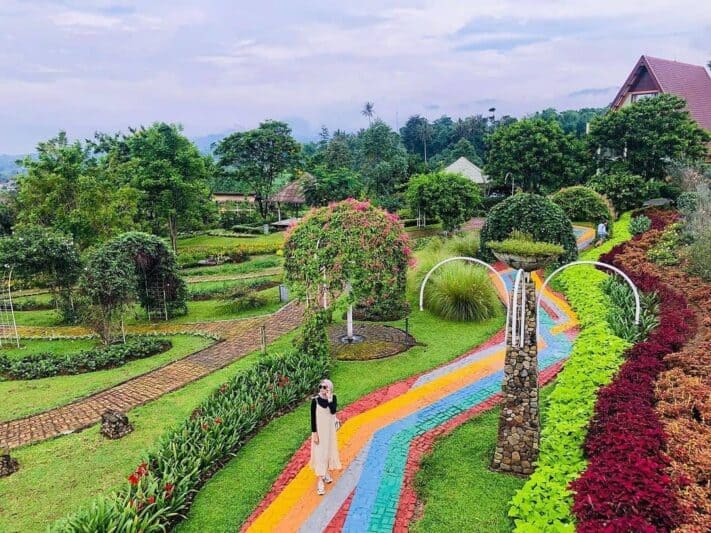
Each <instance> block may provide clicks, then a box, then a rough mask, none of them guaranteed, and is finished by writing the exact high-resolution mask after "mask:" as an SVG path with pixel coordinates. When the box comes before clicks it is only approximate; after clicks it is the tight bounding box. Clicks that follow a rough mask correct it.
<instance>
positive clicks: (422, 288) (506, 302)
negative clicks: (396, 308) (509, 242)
mask: <svg viewBox="0 0 711 533" xmlns="http://www.w3.org/2000/svg"><path fill="white" fill-rule="evenodd" d="M460 260H461V261H469V262H470V263H478V264H480V265H482V266H485V267H486V268H488V269H489V270H491V271H492V272H493V273H494V274H496V277H497V278H499V281H500V282H501V286H502V288H503V289H504V293H506V294H507V297H506V298H505V299H504V298H502V301H503V302H504V305H506V330H505V331H506V333H505V335H508V330H509V315H510V309H509V299H508V292H509V291H508V289H507V288H506V282H505V281H504V278H502V277H501V274H499V273H498V272H497V270H496V269H495V268H494V267H492V266H491V265H490V264H489V263H485V262H484V261H482V260H481V259H476V258H474V257H465V256H457V257H449V258H447V259H445V260H443V261H440V262H439V263H437V264H436V265H435V266H433V267H432V268H431V269H430V271H429V272H428V273H427V275H426V276H425V279H423V280H422V285H420V311H424V309H425V307H424V300H425V285H426V284H427V281H428V280H429V279H430V276H431V275H432V273H433V272H434V271H435V270H437V269H438V268H439V267H441V266H442V265H444V264H445V263H449V262H451V261H460ZM504 342H506V341H505V340H504Z"/></svg>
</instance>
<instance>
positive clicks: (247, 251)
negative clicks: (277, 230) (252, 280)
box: [178, 241, 283, 268]
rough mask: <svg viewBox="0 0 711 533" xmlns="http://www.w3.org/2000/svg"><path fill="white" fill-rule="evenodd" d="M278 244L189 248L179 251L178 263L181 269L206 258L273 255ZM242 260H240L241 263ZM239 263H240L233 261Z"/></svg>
mask: <svg viewBox="0 0 711 533" xmlns="http://www.w3.org/2000/svg"><path fill="white" fill-rule="evenodd" d="M282 246H283V244H282V243H280V242H260V241H258V242H244V243H239V244H235V245H234V246H230V247H225V246H190V247H188V248H185V249H183V250H180V254H179V255H178V263H179V264H180V266H181V267H183V268H187V267H189V266H194V265H197V262H198V261H200V260H201V259H206V258H208V257H217V256H225V257H233V256H236V257H245V256H248V255H260V254H273V253H276V252H277V250H280V249H281V248H282ZM243 260H244V259H241V261H243ZM235 262H240V261H235Z"/></svg>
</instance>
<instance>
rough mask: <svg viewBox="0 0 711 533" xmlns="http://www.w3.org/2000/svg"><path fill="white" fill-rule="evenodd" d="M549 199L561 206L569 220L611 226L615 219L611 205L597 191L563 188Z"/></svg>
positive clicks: (576, 187) (586, 188)
mask: <svg viewBox="0 0 711 533" xmlns="http://www.w3.org/2000/svg"><path fill="white" fill-rule="evenodd" d="M550 199H551V200H552V201H553V202H555V203H556V204H558V205H559V206H561V207H562V208H563V211H565V214H566V215H567V217H568V218H569V219H570V220H573V221H579V222H595V223H597V222H599V221H600V220H604V221H605V222H607V223H608V224H611V223H612V221H613V220H614V219H615V216H614V210H613V207H612V203H611V202H610V201H609V200H608V199H607V198H605V197H604V196H602V195H601V194H600V193H598V192H597V191H594V190H593V189H591V188H590V187H584V186H583V185H576V186H574V187H565V188H564V189H561V190H559V191H558V192H556V193H554V194H552V195H551V196H550Z"/></svg>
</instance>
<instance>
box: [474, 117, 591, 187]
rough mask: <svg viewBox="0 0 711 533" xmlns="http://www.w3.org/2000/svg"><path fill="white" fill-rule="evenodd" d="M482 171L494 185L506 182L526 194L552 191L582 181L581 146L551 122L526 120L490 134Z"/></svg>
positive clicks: (534, 119) (538, 119)
mask: <svg viewBox="0 0 711 533" xmlns="http://www.w3.org/2000/svg"><path fill="white" fill-rule="evenodd" d="M488 145H489V153H488V159H487V164H486V167H485V172H486V174H487V175H488V176H489V178H490V180H491V181H492V182H494V183H495V184H497V185H502V186H503V185H504V182H505V180H506V177H507V175H509V176H510V178H509V179H511V178H512V179H513V180H514V182H515V183H516V184H517V185H518V186H520V187H521V188H522V189H523V190H524V191H529V192H551V191H554V190H556V189H559V188H560V187H563V186H565V185H573V184H576V183H578V182H579V181H581V179H582V174H583V170H584V169H583V167H582V165H581V161H582V158H583V147H582V145H581V144H580V142H579V141H578V140H577V139H575V138H574V137H572V136H570V135H566V134H565V133H564V132H563V129H562V128H561V127H560V125H559V124H558V123H557V122H555V121H551V120H543V119H541V118H528V119H523V120H519V121H518V122H514V123H511V124H508V125H506V126H502V127H500V128H498V129H496V130H495V131H494V133H492V134H491V136H490V137H489V141H488Z"/></svg>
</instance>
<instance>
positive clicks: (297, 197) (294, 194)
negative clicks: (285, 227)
mask: <svg viewBox="0 0 711 533" xmlns="http://www.w3.org/2000/svg"><path fill="white" fill-rule="evenodd" d="M307 179H314V178H313V176H312V175H311V174H309V173H308V172H305V173H304V174H303V175H302V176H301V177H299V178H298V179H295V180H294V181H292V182H290V183H287V184H286V185H285V186H284V187H282V189H281V190H280V191H279V192H278V193H276V194H275V195H274V196H273V197H272V202H274V203H275V204H276V207H277V217H278V219H279V220H281V207H282V205H284V204H286V205H292V206H295V207H297V211H298V207H299V206H302V205H304V204H305V203H306V198H305V197H304V187H303V183H304V180H307Z"/></svg>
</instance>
